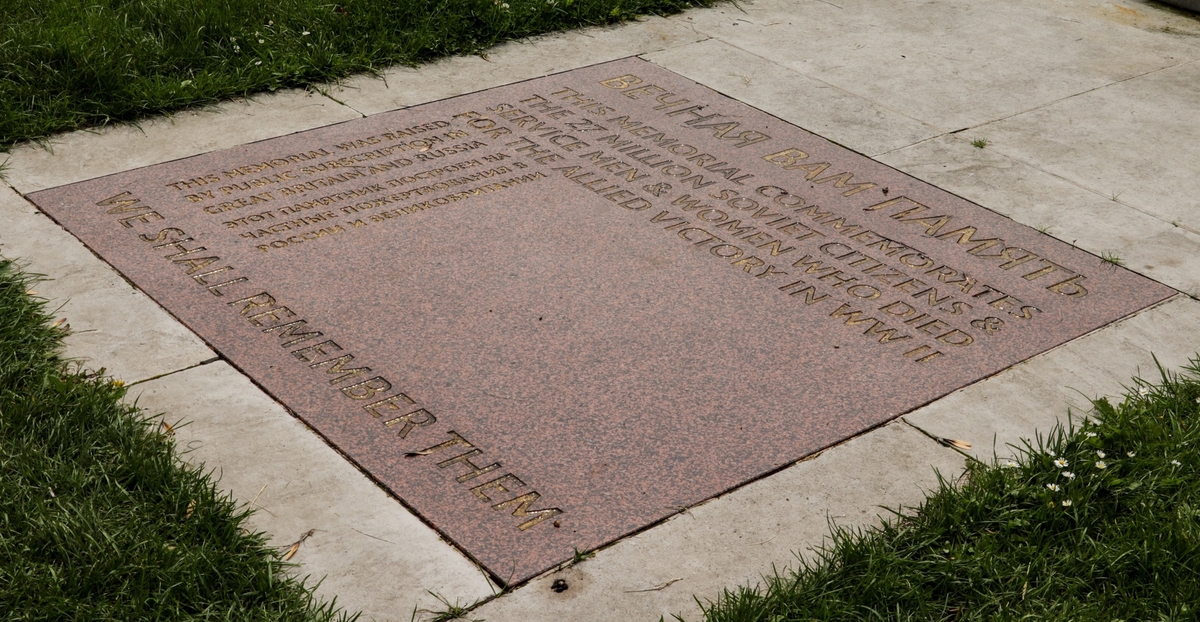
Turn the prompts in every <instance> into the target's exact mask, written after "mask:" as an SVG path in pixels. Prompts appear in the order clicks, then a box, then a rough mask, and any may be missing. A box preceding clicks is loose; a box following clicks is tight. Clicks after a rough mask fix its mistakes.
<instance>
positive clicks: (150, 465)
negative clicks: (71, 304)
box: [0, 260, 347, 621]
mask: <svg viewBox="0 0 1200 622" xmlns="http://www.w3.org/2000/svg"><path fill="white" fill-rule="evenodd" d="M30 287H35V285H33V284H32V283H31V281H30V280H29V278H28V277H25V276H22V275H21V274H20V273H18V272H17V270H16V269H15V268H14V266H13V265H12V263H10V262H8V261H5V260H0V619H3V620H122V621H132V620H289V621H290V620H300V621H309V620H311V621H317V620H320V621H327V620H345V619H347V616H345V615H344V614H339V613H336V612H335V611H334V610H333V606H332V605H331V604H323V603H319V602H315V601H314V599H313V597H312V592H311V587H306V586H304V585H302V584H301V583H299V582H298V581H295V580H292V579H289V578H287V577H286V576H285V575H283V574H282V570H283V569H284V564H283V562H282V561H281V559H280V554H279V552H278V551H276V550H274V549H271V548H268V547H266V546H264V544H263V538H262V537H261V536H259V535H257V534H253V533H249V532H247V531H245V530H244V529H243V528H242V520H243V519H244V518H245V516H246V514H245V512H244V511H240V510H238V509H237V508H236V507H235V505H234V503H233V501H232V500H230V499H229V498H227V497H225V496H223V495H221V494H219V493H217V492H216V490H215V489H214V487H213V483H212V481H211V480H210V479H209V477H208V475H207V474H205V473H202V472H199V471H197V470H195V469H192V468H188V467H185V466H183V464H182V463H181V462H180V461H179V458H178V455H177V452H176V449H175V447H174V444H173V442H172V439H171V436H170V435H168V434H165V433H164V431H163V430H161V429H160V428H158V427H157V426H155V425H152V424H149V423H147V418H146V416H145V415H144V414H142V413H138V412H136V411H135V410H134V409H132V408H130V407H128V406H124V405H122V404H121V403H120V399H121V397H122V396H123V395H124V391H125V390H124V388H123V387H122V386H121V385H120V384H119V383H116V382H113V381H110V380H109V379H106V378H103V377H100V376H97V375H95V374H92V373H84V372H80V371H78V370H76V369H74V368H73V367H72V366H70V365H69V364H65V363H64V362H63V361H62V360H61V359H60V358H59V357H58V355H57V352H58V350H59V346H60V341H61V338H62V336H63V328H62V327H61V326H58V327H55V326H52V325H51V324H50V323H49V320H50V318H49V317H48V316H47V315H46V314H45V312H44V310H43V304H44V301H39V300H38V299H36V298H34V297H32V296H30V295H28V294H27V290H28V289H29V288H30Z"/></svg>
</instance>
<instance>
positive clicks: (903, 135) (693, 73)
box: [643, 39, 941, 156]
mask: <svg viewBox="0 0 1200 622" xmlns="http://www.w3.org/2000/svg"><path fill="white" fill-rule="evenodd" d="M643 57H644V58H646V59H647V60H649V61H651V62H653V63H655V64H657V65H659V66H661V67H665V68H667V69H670V70H671V71H674V72H675V73H678V74H680V75H683V76H686V77H688V78H691V79H693V80H695V81H697V82H699V83H701V84H703V85H705V86H707V87H709V88H711V89H715V90H717V91H720V92H721V93H724V94H726V95H728V96H730V97H733V98H735V99H738V100H740V101H743V102H745V103H747V104H750V105H751V106H754V107H756V108H758V109H759V110H763V111H766V112H769V113H771V114H773V115H775V116H777V117H779V118H781V119H783V120H785V121H788V122H790V123H794V124H796V125H799V126H800V127H802V128H804V129H806V130H808V131H810V132H813V133H815V134H818V135H820V136H821V137H823V138H827V139H829V140H832V141H833V142H835V143H838V144H839V145H843V146H845V147H848V148H850V149H853V150H855V151H857V152H859V153H862V154H865V155H868V156H874V155H877V154H880V153H884V152H886V151H891V150H893V149H898V148H900V147H904V146H907V145H911V144H913V143H915V142H919V141H922V140H926V139H928V138H931V137H933V136H936V135H938V134H940V133H941V130H939V129H937V128H935V127H933V126H931V125H927V124H925V123H922V122H920V121H917V120H916V119H912V118H909V117H906V116H904V115H902V114H900V113H898V112H893V111H892V110H889V109H887V108H885V107H884V106H881V105H879V104H876V103H874V102H871V101H869V100H866V99H863V98H861V97H859V96H857V95H854V94H852V93H848V92H846V91H844V90H842V89H840V88H838V87H835V86H832V85H830V84H826V83H825V82H822V81H820V80H817V79H814V78H810V77H808V76H805V75H802V74H799V73H796V72H795V71H791V70H789V69H785V68H783V67H780V66H779V65H778V64H776V63H774V62H772V61H770V60H768V59H766V58H762V57H761V56H756V55H754V54H751V53H749V52H746V51H744V50H741V49H738V48H737V47H734V46H732V45H729V44H727V43H724V42H721V41H718V40H716V39H708V40H705V41H699V42H697V43H693V44H689V45H682V46H679V47H674V48H671V49H669V50H663V51H661V52H655V53H652V54H647V55H644V56H643Z"/></svg>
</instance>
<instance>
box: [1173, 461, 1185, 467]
mask: <svg viewBox="0 0 1200 622" xmlns="http://www.w3.org/2000/svg"><path fill="white" fill-rule="evenodd" d="M1171 464H1173V465H1175V466H1183V465H1182V464H1180V463H1179V461H1178V460H1172V461H1171Z"/></svg>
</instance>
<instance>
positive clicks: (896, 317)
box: [30, 59, 1173, 583]
mask: <svg viewBox="0 0 1200 622" xmlns="http://www.w3.org/2000/svg"><path fill="white" fill-rule="evenodd" d="M30 198H31V199H32V200H33V201H34V202H35V203H36V204H37V205H38V206H39V207H41V208H42V209H43V210H45V212H46V213H47V214H49V215H50V216H52V217H53V218H54V219H56V220H57V221H58V222H60V223H61V224H62V225H63V226H65V227H66V228H67V229H68V230H70V231H71V232H72V233H73V234H75V235H76V236H78V237H79V238H80V239H81V240H83V241H84V243H86V244H87V245H88V246H89V247H91V248H92V249H93V250H95V252H97V253H98V254H99V255H100V256H102V257H103V258H104V259H105V260H107V261H108V262H109V263H111V264H112V265H113V266H115V267H116V268H117V269H118V270H120V271H121V273H123V274H124V275H125V276H126V277H127V278H128V279H129V280H130V281H132V282H133V283H135V284H136V285H137V286H138V287H140V288H141V289H142V290H144V291H145V292H146V293H147V294H149V295H150V296H151V297H153V298H154V299H155V300H156V301H158V302H159V303H160V304H161V305H162V306H163V307H164V308H166V309H167V310H168V311H170V312H171V313H172V314H174V315H175V316H176V317H178V318H179V319H180V320H181V321H183V322H184V323H185V324H187V325H188V326H189V327H190V328H191V329H192V330H194V331H195V332H196V333H197V334H199V335H200V336H202V337H203V338H204V339H205V340H206V341H207V342H208V343H209V344H211V345H212V347H213V348H215V349H216V350H217V351H218V352H220V353H221V355H222V356H223V357H225V358H227V359H228V360H229V361H230V362H231V363H232V364H233V365H235V366H237V367H238V368H239V369H241V370H242V371H243V372H245V373H246V374H247V375H249V376H250V377H251V378H253V379H254V380H255V381H256V382H257V383H258V384H259V385H261V386H262V387H263V388H265V389H266V390H267V391H269V392H270V393H271V395H273V396H274V397H275V398H276V399H278V400H279V401H280V402H281V403H283V404H284V405H286V406H287V407H288V408H289V409H290V410H291V411H292V412H294V413H295V414H296V416H298V417H300V418H301V419H303V420H304V421H305V422H307V423H308V424H309V425H310V426H312V427H313V428H314V429H315V430H317V431H318V432H319V433H320V434H321V435H323V436H324V438H325V439H327V441H328V442H329V443H330V444H331V445H333V446H334V447H336V448H337V449H338V450H340V451H341V452H343V453H344V454H345V455H346V456H347V457H348V458H349V459H350V460H353V461H354V462H355V463H356V464H357V465H358V466H359V467H360V468H362V469H363V470H364V471H365V472H366V473H368V474H370V476H371V477H373V478H374V479H375V480H376V481H377V482H378V483H379V484H380V485H381V486H384V487H386V489H388V490H389V491H391V492H392V493H394V494H395V495H396V497H398V498H399V499H401V500H402V501H403V502H404V503H406V504H407V505H408V506H409V507H410V508H412V509H413V511H415V512H416V513H418V514H419V515H420V516H422V517H423V518H424V519H425V520H426V521H428V523H429V524H431V525H432V526H434V527H435V528H437V529H438V530H440V531H441V532H442V533H443V534H445V536H446V537H447V538H449V539H450V540H452V541H453V542H455V543H456V544H457V545H458V546H459V547H461V549H462V550H463V551H465V552H466V553H468V554H469V555H471V556H473V557H474V558H475V559H476V560H478V561H479V562H480V563H482V564H483V565H484V566H485V567H486V568H487V569H488V570H489V571H490V572H491V573H493V575H494V576H495V577H496V578H497V579H498V580H499V581H501V582H503V583H508V582H513V581H520V580H523V579H526V578H528V577H530V576H532V575H534V574H536V573H538V572H541V571H543V570H545V569H547V568H549V567H551V566H552V565H554V564H556V563H558V562H561V561H564V560H566V559H569V558H570V557H571V555H572V553H573V552H574V551H575V550H576V549H579V550H588V549H592V548H595V547H598V546H600V545H603V544H604V543H606V542H610V541H612V540H614V539H616V538H619V537H621V536H622V535H625V534H628V533H630V532H633V531H636V530H638V529H640V528H643V527H645V526H647V525H650V524H653V523H654V522H656V521H658V520H660V519H663V518H665V517H667V516H670V515H671V514H674V513H676V512H679V511H681V510H682V509H684V508H687V507H689V506H692V505H694V504H696V503H699V502H701V501H704V500H705V499H709V498H711V497H713V496H715V495H718V494H720V493H722V492H724V491H727V490H730V489H731V488H734V487H736V486H739V485H741V484H743V483H746V482H748V481H751V480H754V479H756V478H758V477H760V476H762V475H764V474H766V473H769V472H771V471H773V470H776V469H778V468H780V467H782V466H785V465H787V464H789V463H792V462H794V461H796V460H799V459H801V458H803V457H805V456H807V455H810V454H812V453H813V452H816V451H818V450H820V449H822V448H825V447H828V446H830V445H831V444H834V443H837V442H839V441H841V440H843V439H846V438H848V437H850V436H852V435H855V434H858V433H860V432H863V431H864V430H867V429H869V428H871V427H873V426H878V425H880V424H882V423H884V422H886V421H888V420H890V419H892V418H894V417H896V416H898V415H901V414H903V413H905V412H908V411H910V410H912V409H914V408H916V407H918V406H921V405H923V404H926V403H928V402H930V401H931V400H934V399H936V398H938V397H940V396H942V395H945V394H947V393H949V392H951V391H954V390H955V389H958V388H960V387H962V386H964V385H967V384H969V383H971V382H974V381H976V380H979V379H981V378H984V377H986V376H988V375H990V374H994V373H996V372H998V371H1000V370H1002V369H1004V368H1006V367H1008V366H1011V365H1013V364H1014V363H1017V362H1019V361H1022V360H1024V359H1027V358H1029V357H1031V356H1033V355H1035V354H1038V353H1040V352H1043V351H1045V350H1047V349H1048V348H1052V347H1054V346H1056V345H1058V344H1061V343H1064V342H1066V341H1068V340H1070V339H1073V338H1075V337H1078V336H1080V335H1082V334H1084V333H1087V332H1088V331H1091V330H1094V329H1096V328H1098V327H1100V326H1103V325H1105V324H1107V323H1110V322H1112V321H1114V320H1117V319H1119V318H1121V317H1123V316H1126V315H1128V314H1130V313H1132V312H1134V311H1136V310H1138V309H1141V308H1144V307H1146V306H1148V305H1151V304H1154V303H1156V302H1158V301H1161V300H1163V299H1165V298H1167V297H1169V296H1171V295H1172V293H1173V290H1171V289H1169V288H1167V287H1165V286H1163V285H1161V284H1158V283H1156V282H1154V281H1151V280H1148V279H1145V278H1143V277H1141V276H1138V275H1136V274H1134V273H1132V272H1129V271H1127V270H1125V269H1123V268H1120V267H1117V266H1114V265H1111V264H1107V263H1105V262H1103V261H1102V260H1101V259H1100V258H1098V257H1096V256H1094V255H1091V254H1088V253H1085V252H1083V251H1080V250H1077V249H1075V248H1073V247H1071V246H1070V245H1067V244H1064V243H1062V242H1059V241H1057V240H1055V239H1053V238H1050V237H1048V236H1046V235H1042V234H1040V233H1038V232H1037V231H1034V230H1032V229H1030V228H1028V227H1024V226H1022V225H1019V224H1016V223H1014V222H1013V221H1011V220H1009V219H1007V218H1004V217H1002V216H999V215H997V214H995V213H993V212H991V211H988V210H987V209H984V208H982V207H980V206H978V205H975V204H973V203H970V202H968V201H966V200H963V199H961V198H959V197H956V196H954V195H951V194H949V193H947V192H945V191H942V190H939V189H938V188H935V187H933V186H930V185H928V184H926V183H923V182H920V181H918V180H916V179H913V178H911V177H909V176H907V175H904V174H902V173H899V172H897V171H895V170H893V169H891V168H888V167H887V166H884V165H882V164H879V163H877V162H874V161H872V160H870V159H868V158H866V157H864V156H862V155H859V154H856V153H854V152H851V151H849V150H847V149H845V148H842V147H839V146H838V145H835V144H833V143H831V142H829V141H827V140H824V139H822V138H820V137H818V136H815V135H813V134H811V133H809V132H807V131H805V130H803V129H800V128H797V127H795V126H792V125H789V124H788V123H785V122H783V121H780V120H779V119H777V118H774V117H772V116H770V115H768V114H765V113H763V112H761V111H758V110H755V109H753V108H750V107H748V106H746V105H744V104H741V103H739V102H737V101H734V100H732V99H730V98H728V97H725V96H723V95H720V94H719V93H716V92H714V91H712V90H709V89H707V88H705V87H702V86H699V85H697V84H695V83H693V82H691V81H689V80H686V79H683V78H681V77H680V76H678V75H675V74H672V73H670V72H668V71H666V70H664V69H661V68H658V67H656V66H655V65H652V64H650V63H648V62H645V61H642V60H639V59H625V60H620V61H615V62H610V63H604V64H600V65H595V66H591V67H587V68H583V69H578V70H574V71H570V72H566V73H562V74H557V75H551V76H547V77H543V78H538V79H535V80H530V81H526V82H521V83H517V84H512V85H508V86H504V87H499V88H494V89H491V90H487V91H483V92H478V93H473V94H469V95H462V96H459V97H455V98H452V99H447V100H444V101H439V102H434V103H430V104H426V105H422V106H417V107H413V108H409V109H404V110H398V111H394V112H390V113H385V114H378V115H374V116H371V117H368V118H365V119H360V120H354V121H349V122H345V123H340V124H337V125H332V126H329V127H323V128H319V129H314V130H310V131H306V132H301V133H298V134H293V135H289V136H283V137H279V138H275V139H271V140H266V141H262V142H257V143H252V144H247V145H242V146H240V147H236V148H232V149H227V150H224V151H220V152H215V153H209V154H204V155H199V156H195V157H190V158H186V159H183V160H178V161H174V162H167V163H164V164H159V165H155V166H150V167H146V168H142V169H138V170H133V171H127V172H123V173H119V174H115V175H109V176H107V177H102V178H98V179H92V180H89V181H84V182H79V183H76V184H71V185H68V186H63V187H59V188H53V189H49V190H44V191H41V192H37V193H34V194H32V195H31V196H30ZM197 399H203V396H198V398H197ZM1051 407H1053V406H1051ZM982 440H986V439H982ZM830 485H831V486H836V485H837V484H836V483H835V482H831V483H830Z"/></svg>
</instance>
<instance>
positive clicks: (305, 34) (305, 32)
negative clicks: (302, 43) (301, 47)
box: [300, 30, 312, 37]
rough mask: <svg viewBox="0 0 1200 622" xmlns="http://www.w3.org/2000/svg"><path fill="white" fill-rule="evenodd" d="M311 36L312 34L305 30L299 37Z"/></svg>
mask: <svg viewBox="0 0 1200 622" xmlns="http://www.w3.org/2000/svg"><path fill="white" fill-rule="evenodd" d="M311 34H312V33H311V32H309V31H307V30H305V31H304V32H302V33H300V35H301V36H304V37H307V36H308V35H311Z"/></svg>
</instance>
